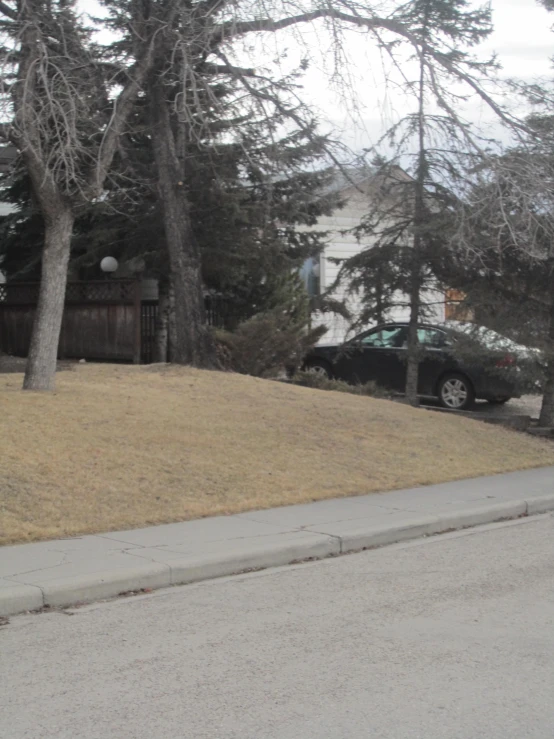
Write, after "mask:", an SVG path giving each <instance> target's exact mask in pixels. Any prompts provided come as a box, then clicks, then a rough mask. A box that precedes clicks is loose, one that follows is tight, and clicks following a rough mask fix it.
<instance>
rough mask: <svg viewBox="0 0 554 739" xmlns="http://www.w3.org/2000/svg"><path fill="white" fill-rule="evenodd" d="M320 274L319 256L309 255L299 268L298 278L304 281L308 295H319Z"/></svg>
mask: <svg viewBox="0 0 554 739" xmlns="http://www.w3.org/2000/svg"><path fill="white" fill-rule="evenodd" d="M320 274H321V268H320V264H319V257H309V258H308V259H306V261H305V262H304V264H303V265H302V267H301V268H300V279H301V280H302V282H303V283H304V285H305V287H306V290H307V292H308V295H309V296H310V297H314V296H315V295H319V293H320V291H321V279H320Z"/></svg>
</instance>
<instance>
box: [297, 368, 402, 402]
mask: <svg viewBox="0 0 554 739" xmlns="http://www.w3.org/2000/svg"><path fill="white" fill-rule="evenodd" d="M290 382H292V383H293V384H294V385H301V386H302V387H312V388H314V389H316V390H334V391H335V392H338V393H351V394H352V395H366V396H370V397H372V398H386V397H388V395H389V394H388V393H387V392H386V390H384V389H383V388H382V387H380V386H379V385H377V383H376V382H373V381H370V382H366V383H365V384H364V385H349V384H348V383H347V382H344V380H329V379H328V378H327V377H324V376H323V375H318V374H316V373H315V372H296V373H295V374H294V375H293V377H292V378H291V380H290Z"/></svg>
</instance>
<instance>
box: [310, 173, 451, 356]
mask: <svg viewBox="0 0 554 739" xmlns="http://www.w3.org/2000/svg"><path fill="white" fill-rule="evenodd" d="M362 188H363V192H360V189H362ZM360 189H357V188H354V187H351V188H347V189H346V190H344V191H343V192H342V198H343V199H344V200H345V201H346V205H345V206H344V208H342V209H340V210H337V211H335V212H334V213H332V214H331V215H329V216H321V217H320V218H319V219H318V222H317V224H316V225H315V226H311V227H309V226H305V227H302V230H303V231H319V232H328V233H327V239H326V241H327V245H326V246H325V249H324V252H323V253H322V255H321V261H320V275H321V278H320V279H321V291H322V292H324V291H326V290H328V289H329V288H330V287H331V286H332V285H333V284H334V283H335V282H336V280H337V278H338V275H339V271H340V264H336V263H335V262H334V261H333V260H335V259H340V260H344V259H348V258H350V257H353V256H355V255H356V254H359V253H360V252H361V251H363V250H364V249H367V248H370V247H371V246H372V245H373V244H374V243H375V239H374V238H372V237H371V236H364V237H362V238H361V239H360V240H358V239H357V238H356V235H355V234H354V233H352V230H353V229H355V228H356V226H359V225H360V223H361V221H362V219H363V218H364V216H365V215H366V214H367V212H368V210H369V203H370V200H371V188H370V187H367V186H365V187H364V186H361V188H360ZM345 231H346V232H347V233H345ZM333 297H334V298H336V299H338V300H342V301H344V302H345V304H346V306H347V308H348V310H349V311H350V314H351V315H352V317H353V319H354V320H355V319H356V318H357V317H358V316H359V315H360V312H361V307H362V303H361V300H360V298H359V297H357V296H356V295H352V294H349V291H348V285H347V284H346V283H342V284H339V285H338V286H337V287H336V289H335V291H334V292H333ZM422 297H423V300H424V302H425V303H428V304H430V305H429V311H428V312H429V316H428V320H432V321H443V320H444V318H445V306H444V302H445V301H444V294H443V293H442V292H441V291H439V290H437V291H428V292H426V293H425V294H424V295H423V296H422ZM398 302H401V303H407V302H408V299H407V296H405V295H399V296H398ZM408 318H409V308H408V306H407V305H399V306H398V307H396V308H394V309H393V310H392V311H390V313H389V315H388V316H387V319H388V320H391V321H403V320H407V319H408ZM313 325H314V326H318V325H324V326H327V332H326V334H325V335H324V336H323V338H322V339H321V342H320V343H322V344H327V343H338V342H342V341H344V340H345V339H347V338H349V336H350V335H351V332H350V321H347V320H345V319H344V318H342V317H341V316H338V315H332V314H325V315H317V314H316V315H315V316H314V319H313Z"/></svg>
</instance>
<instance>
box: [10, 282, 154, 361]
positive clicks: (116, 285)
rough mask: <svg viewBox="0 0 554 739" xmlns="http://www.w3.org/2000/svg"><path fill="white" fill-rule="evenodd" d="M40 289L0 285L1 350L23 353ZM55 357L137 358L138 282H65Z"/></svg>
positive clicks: (22, 355) (25, 353)
mask: <svg viewBox="0 0 554 739" xmlns="http://www.w3.org/2000/svg"><path fill="white" fill-rule="evenodd" d="M38 291H39V285H38V283H21V282H20V283H9V284H4V285H0V351H3V352H4V353H6V354H12V355H14V356H21V357H25V356H27V353H28V349H29V344H30V340H31V331H32V328H33V321H34V317H35V310H36V304H37V300H38ZM58 356H59V358H60V359H65V358H67V359H81V358H83V359H97V360H112V361H128V362H135V363H138V362H140V361H141V284H140V282H138V281H136V280H105V281H104V280H103V281H98V282H69V283H68V285H67V291H66V297H65V309H64V316H63V321H62V330H61V334H60V343H59V345H58Z"/></svg>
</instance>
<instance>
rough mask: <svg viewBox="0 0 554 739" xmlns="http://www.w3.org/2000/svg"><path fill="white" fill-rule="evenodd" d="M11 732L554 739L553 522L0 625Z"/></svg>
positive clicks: (0, 730)
mask: <svg viewBox="0 0 554 739" xmlns="http://www.w3.org/2000/svg"><path fill="white" fill-rule="evenodd" d="M0 649H1V658H0V659H1V674H2V678H1V685H0V703H1V704H2V705H1V708H0V736H1V737H3V738H5V739H20V738H22V737H32V738H33V739H46V738H47V737H55V738H56V739H65V738H66V737H67V738H68V739H69V738H71V739H80V738H81V737H86V738H87V739H96V738H98V739H109V738H111V737H114V738H115V739H131V738H132V739H143V738H144V739H158V738H160V739H173V738H175V739H177V738H181V737H186V738H187V739H188V738H189V737H190V738H191V739H203V738H204V737H206V738H209V739H218V738H220V737H222V738H223V737H224V738H225V739H231V738H233V739H234V738H235V737H236V738H237V739H238V738H239V737H240V739H343V738H344V739H376V738H381V737H382V738H383V739H416V738H421V739H485V738H486V739H526V738H527V737H533V739H539V738H540V739H552V737H553V736H554V517H552V516H543V517H540V518H536V519H524V520H521V521H518V522H513V523H510V524H501V525H496V526H490V527H484V528H481V529H473V530H470V531H466V532H463V533H458V534H451V535H446V536H442V537H433V538H429V539H426V540H421V541H418V542H412V543H410V544H404V545H396V546H393V547H388V548H384V549H380V550H376V551H371V552H364V553H361V554H357V555H350V556H345V557H340V558H337V559H331V560H326V561H323V562H317V563H309V564H304V565H299V566H295V567H288V568H282V569H279V570H273V571H267V572H260V573H252V574H250V575H242V576H238V577H233V578H228V579H225V580H219V581H212V582H207V583H202V584H198V585H194V586H188V587H180V588H174V589H171V590H166V591H158V592H156V593H152V594H148V595H142V596H137V597H129V598H121V599H118V600H116V601H112V602H109V603H103V604H96V605H92V606H87V607H84V608H81V609H76V610H74V611H70V612H68V613H67V614H66V613H45V614H39V615H25V616H19V617H16V618H13V619H12V620H11V623H9V624H8V625H7V626H4V627H3V628H2V629H0Z"/></svg>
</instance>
